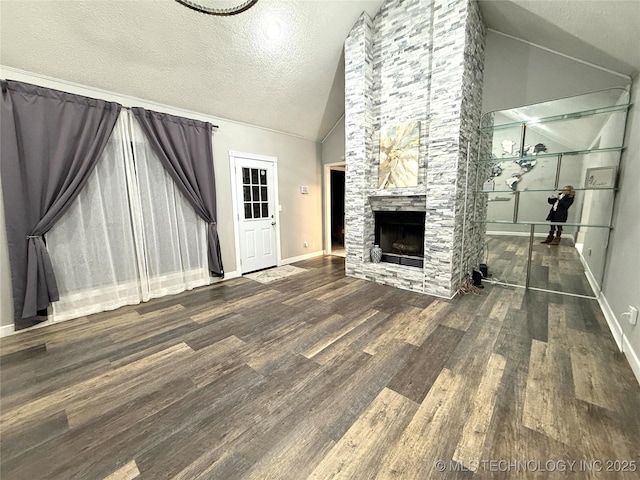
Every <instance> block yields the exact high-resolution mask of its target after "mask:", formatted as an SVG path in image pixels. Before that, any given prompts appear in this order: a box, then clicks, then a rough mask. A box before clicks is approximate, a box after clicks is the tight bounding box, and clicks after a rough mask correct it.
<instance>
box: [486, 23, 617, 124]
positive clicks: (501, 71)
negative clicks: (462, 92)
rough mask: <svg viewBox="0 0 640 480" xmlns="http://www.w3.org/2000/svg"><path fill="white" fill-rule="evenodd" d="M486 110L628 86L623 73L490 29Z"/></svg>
mask: <svg viewBox="0 0 640 480" xmlns="http://www.w3.org/2000/svg"><path fill="white" fill-rule="evenodd" d="M484 68H485V70H484V72H485V73H484V75H485V79H484V90H483V95H482V111H483V112H492V111H494V110H505V109H508V108H514V107H519V106H522V105H530V104H533V103H540V102H546V101H549V100H554V99H558V98H564V97H570V96H572V95H578V94H581V93H585V92H592V91H595V90H603V89H605V88H611V87H617V86H625V85H627V84H628V83H629V81H628V79H625V78H624V77H623V76H620V75H617V74H614V73H611V72H607V71H604V70H602V69H598V68H595V67H593V66H590V65H586V64H584V63H581V62H578V61H575V60H572V59H570V58H567V57H565V56H563V55H558V54H554V53H552V52H549V51H547V50H543V49H541V48H538V47H536V46H533V45H530V44H527V43H524V42H521V41H518V40H514V39H512V38H509V37H505V36H504V35H501V34H499V33H496V32H493V31H489V32H488V34H487V45H486V48H485V60H484Z"/></svg>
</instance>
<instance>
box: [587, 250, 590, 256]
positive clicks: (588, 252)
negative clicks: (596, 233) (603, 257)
mask: <svg viewBox="0 0 640 480" xmlns="http://www.w3.org/2000/svg"><path fill="white" fill-rule="evenodd" d="M590 256H591V249H590V248H588V249H587V257H590Z"/></svg>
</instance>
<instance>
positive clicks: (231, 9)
mask: <svg viewBox="0 0 640 480" xmlns="http://www.w3.org/2000/svg"><path fill="white" fill-rule="evenodd" d="M176 2H178V3H179V4H181V5H184V6H185V7H188V8H190V9H192V10H195V11H196V12H200V13H206V14H207V15H218V16H221V17H227V16H230V15H237V14H238V13H242V12H244V11H246V10H249V9H250V8H251V7H253V6H254V5H255V4H256V3H258V0H245V1H244V2H243V1H241V0H233V1H231V0H229V1H220V0H214V1H212V0H208V1H205V0H197V1H192V0H176ZM214 3H215V4H217V5H218V6H217V7H213V6H211V4H214ZM221 4H225V5H228V6H226V7H222V6H221Z"/></svg>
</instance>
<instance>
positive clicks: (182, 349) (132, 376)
mask: <svg viewBox="0 0 640 480" xmlns="http://www.w3.org/2000/svg"><path fill="white" fill-rule="evenodd" d="M192 353H193V350H191V348H189V346H188V345H186V344H180V345H176V346H175V347H172V348H169V349H167V350H164V351H162V352H160V353H158V354H155V355H151V356H149V357H146V358H144V359H142V360H140V361H138V362H135V363H132V364H129V365H127V366H125V367H122V368H121V369H119V371H117V372H107V373H105V374H103V375H100V376H97V377H94V378H91V379H88V380H85V381H83V382H80V383H78V384H76V385H73V386H71V387H67V388H65V389H62V390H59V391H58V392H56V393H54V394H52V395H48V396H47V397H44V398H39V399H37V400H34V401H32V402H28V403H26V404H24V405H21V406H18V407H16V408H13V409H10V410H8V411H6V410H4V409H3V411H2V413H1V415H0V426H1V428H2V429H3V431H4V432H11V431H13V430H15V429H18V428H20V427H21V426H22V425H24V424H25V423H27V422H29V421H31V420H32V419H36V418H43V417H46V416H49V415H52V414H55V413H56V412H58V411H61V410H63V409H69V408H73V406H74V405H75V406H77V407H78V408H82V409H86V408H87V406H88V405H90V404H93V403H95V404H104V405H108V403H106V402H107V399H106V398H104V397H101V396H100V395H97V392H100V394H104V395H108V398H109V399H110V400H111V399H113V400H115V399H117V398H119V397H120V395H121V392H123V391H125V390H126V389H127V388H131V387H130V386H129V383H125V382H126V381H129V382H130V383H135V384H138V385H139V384H140V382H141V379H140V377H139V374H140V372H145V374H147V376H149V372H151V374H152V375H155V374H156V373H155V371H150V370H147V368H148V366H149V365H150V364H151V365H154V367H155V368H157V369H161V368H163V367H165V366H166V365H168V364H170V363H171V362H173V361H176V360H177V359H178V358H180V357H184V356H189V355H191V354H192ZM89 402H91V403H89ZM70 423H71V419H70Z"/></svg>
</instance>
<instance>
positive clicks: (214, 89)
mask: <svg viewBox="0 0 640 480" xmlns="http://www.w3.org/2000/svg"><path fill="white" fill-rule="evenodd" d="M207 1H211V2H213V3H214V4H215V1H216V0H207ZM217 1H220V2H222V0H217ZM396 1H397V0H396ZM223 3H224V2H223ZM227 3H228V2H227ZM383 3H384V0H259V1H258V2H257V4H256V5H255V6H254V7H253V8H251V9H249V10H248V11H246V12H244V13H241V14H239V15H235V16H229V17H214V16H208V15H204V14H200V13H198V12H195V11H193V10H190V9H188V8H185V7H184V6H182V5H180V4H179V3H178V2H176V1H175V0H118V1H115V0H69V1H66V0H56V1H50V0H47V1H38V0H17V1H14V0H0V64H2V65H4V66H8V67H13V68H17V69H20V70H26V71H28V72H33V73H37V74H41V75H46V76H50V77H54V78H58V79H63V80H66V81H70V82H75V83H79V84H82V85H87V86H91V87H95V88H100V89H104V90H109V91H113V92H118V93H121V94H125V95H129V96H134V97H139V98H143V99H146V100H152V101H155V102H159V103H162V104H166V105H172V106H175V107H179V108H183V109H187V110H191V111H196V112H201V113H204V114H208V115H212V116H215V117H219V118H226V119H229V120H234V121H237V122H242V123H247V124H251V125H257V126H261V127H265V128H269V129H273V130H277V131H281V132H286V133H290V134H294V135H298V136H301V137H304V138H308V139H311V140H316V141H321V140H322V139H323V138H324V137H325V136H326V135H327V133H328V132H329V131H330V130H331V128H332V127H333V126H334V125H335V123H336V122H337V121H338V120H339V119H340V117H341V116H342V114H343V112H344V55H343V43H344V40H345V38H346V36H347V35H348V33H349V31H350V29H351V27H352V25H353V23H354V22H355V21H356V20H357V18H358V17H359V16H360V14H361V13H362V12H363V11H366V12H367V13H368V14H369V15H370V16H371V17H374V16H375V14H376V13H377V12H378V11H379V9H380V7H381V5H382V4H383ZM480 7H481V10H482V13H483V16H484V18H485V21H486V23H487V25H488V27H489V28H491V29H493V30H496V31H499V32H502V33H505V34H507V35H511V36H513V37H516V38H520V39H523V40H525V41H528V42H531V43H534V44H537V45H541V46H543V47H545V48H549V49H551V50H554V51H559V52H561V53H564V54H566V55H569V56H572V57H575V58H578V59H581V60H583V61H586V62H589V63H593V64H595V65H598V66H601V67H604V68H607V69H610V70H613V71H616V72H620V73H624V74H628V75H632V74H635V73H637V72H638V71H639V70H640V48H638V46H639V45H640V29H639V28H638V24H639V20H640V1H638V0H631V1H621V0H591V1H584V0H571V1H566V0H504V1H501V0H481V1H480ZM270 20H275V21H276V22H277V24H278V26H279V28H280V30H281V35H280V37H279V38H277V39H275V40H270V39H269V38H268V37H267V35H266V32H265V29H266V28H267V26H268V22H269V21H270ZM5 76H7V77H10V76H9V75H5Z"/></svg>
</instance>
